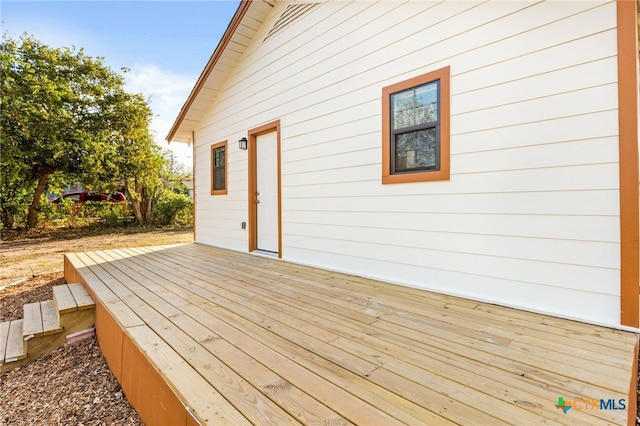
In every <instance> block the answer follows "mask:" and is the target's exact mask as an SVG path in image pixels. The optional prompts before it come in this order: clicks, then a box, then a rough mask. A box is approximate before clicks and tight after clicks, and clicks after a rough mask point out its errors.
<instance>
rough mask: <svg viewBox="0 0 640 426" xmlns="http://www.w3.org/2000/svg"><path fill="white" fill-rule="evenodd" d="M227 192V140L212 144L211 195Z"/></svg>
mask: <svg viewBox="0 0 640 426" xmlns="http://www.w3.org/2000/svg"><path fill="white" fill-rule="evenodd" d="M226 193H227V141H224V142H220V143H217V144H214V145H211V195H221V194H226Z"/></svg>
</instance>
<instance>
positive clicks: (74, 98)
mask: <svg viewBox="0 0 640 426" xmlns="http://www.w3.org/2000/svg"><path fill="white" fill-rule="evenodd" d="M0 73H1V76H0V77H1V81H0V129H1V132H2V133H1V134H0V142H1V147H0V168H1V169H0V173H1V175H2V178H1V184H2V186H1V187H0V203H1V204H2V220H3V225H4V226H5V227H10V226H11V225H12V223H13V216H15V214H16V212H17V211H19V209H21V208H24V207H25V206H26V205H28V225H29V226H30V227H35V226H36V224H37V209H38V206H39V205H40V202H41V200H42V199H43V194H44V191H45V189H46V187H47V184H48V182H49V181H50V178H51V177H52V176H53V175H61V176H64V178H66V179H68V180H69V181H71V180H74V181H78V182H83V183H85V184H89V185H94V187H95V186H109V185H119V184H121V183H118V181H120V182H122V181H124V183H125V184H126V186H127V189H128V190H129V191H130V196H131V197H132V199H133V200H134V209H136V203H139V205H138V207H139V209H138V210H140V215H138V211H136V217H137V218H138V220H139V221H144V220H146V216H145V214H144V213H142V211H144V210H148V209H149V208H150V207H151V204H152V203H153V199H154V196H153V194H154V192H156V191H157V190H156V186H157V184H158V181H159V177H158V174H159V168H160V167H161V165H162V159H161V156H160V153H159V152H158V151H159V148H158V147H157V146H156V145H155V144H154V143H153V139H152V137H151V135H150V134H149V128H148V125H149V121H150V117H151V110H150V108H149V106H148V105H147V103H146V102H145V100H144V98H142V96H141V95H132V94H129V93H127V92H126V91H125V90H124V78H123V77H122V76H121V75H119V74H117V73H116V72H114V71H112V70H111V69H110V68H109V67H107V66H106V65H105V64H104V63H103V60H102V58H92V57H90V56H87V55H86V54H85V53H84V51H83V49H76V48H51V47H48V46H46V45H44V44H42V43H41V42H39V41H37V40H35V39H34V38H33V37H31V36H27V35H23V36H22V37H21V38H20V39H18V40H14V39H11V38H8V37H6V36H5V37H3V39H2V43H1V44H0Z"/></svg>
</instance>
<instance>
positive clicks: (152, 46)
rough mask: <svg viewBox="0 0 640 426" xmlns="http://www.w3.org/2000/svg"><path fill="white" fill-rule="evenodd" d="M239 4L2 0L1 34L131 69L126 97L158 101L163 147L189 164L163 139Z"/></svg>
mask: <svg viewBox="0 0 640 426" xmlns="http://www.w3.org/2000/svg"><path fill="white" fill-rule="evenodd" d="M238 3H239V2H238V0H201V1H125V0H119V1H24V0H23V1H15V0H1V1H0V17H1V20H2V33H3V34H5V33H6V34H7V35H9V36H10V37H12V38H17V37H19V36H20V35H21V34H22V33H24V32H26V33H28V34H30V35H33V36H34V37H35V38H36V39H38V40H40V41H41V42H43V43H45V44H47V45H49V46H51V47H71V46H76V47H77V48H81V47H82V48H84V49H85V52H86V53H87V54H88V55H90V56H94V57H96V56H101V57H104V60H105V63H106V64H107V65H108V66H110V67H111V68H112V69H113V70H115V71H118V72H119V70H120V69H121V68H122V67H127V68H130V69H131V71H130V72H129V73H127V74H126V79H127V89H128V90H129V91H130V92H136V93H143V94H144V95H145V97H147V98H150V99H151V108H152V109H153V112H154V114H155V115H156V117H154V120H153V123H152V130H153V131H154V132H155V135H156V141H157V142H158V143H159V144H160V145H161V146H162V147H163V148H168V149H171V150H173V151H174V152H175V154H176V158H177V159H178V161H181V162H183V163H185V164H190V163H191V159H190V157H189V156H190V155H191V150H190V149H188V148H187V146H186V145H184V144H176V143H172V144H171V145H167V143H166V142H165V141H164V137H165V136H166V135H167V133H168V132H169V129H170V127H171V125H172V124H173V121H174V119H175V118H176V116H177V115H178V112H179V111H180V108H181V107H182V105H183V104H184V101H185V100H186V99H187V96H188V95H189V93H190V91H191V89H192V88H193V86H194V84H195V82H196V80H197V78H198V76H199V75H200V73H201V72H202V70H203V69H204V66H205V65H206V63H207V61H208V60H209V58H210V56H211V54H212V53H213V50H214V49H215V47H216V46H217V44H218V41H219V40H220V37H222V34H223V33H224V31H225V30H226V28H227V25H228V24H229V22H230V20H231V17H232V16H233V14H234V13H235V11H236V9H237V7H238Z"/></svg>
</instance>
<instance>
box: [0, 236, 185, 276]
mask: <svg viewBox="0 0 640 426" xmlns="http://www.w3.org/2000/svg"><path fill="white" fill-rule="evenodd" d="M191 241H193V231H192V230H191V229H176V230H166V229H164V230H158V229H150V230H142V231H141V230H140V229H138V228H118V229H93V230H92V229H71V230H69V229H62V230H61V229H57V230H36V231H33V232H30V233H28V234H23V233H16V232H7V231H4V232H2V242H1V243H0V288H2V287H5V286H7V285H10V284H13V283H16V282H18V281H20V280H24V279H28V278H31V277H33V276H37V275H40V274H45V273H49V272H57V271H62V267H63V254H64V253H73V252H81V251H91V250H107V249H111V248H127V247H142V246H159V245H164V244H175V243H187V242H191Z"/></svg>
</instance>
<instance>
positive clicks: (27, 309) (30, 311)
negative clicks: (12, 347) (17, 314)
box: [22, 302, 44, 338]
mask: <svg viewBox="0 0 640 426" xmlns="http://www.w3.org/2000/svg"><path fill="white" fill-rule="evenodd" d="M43 332H44V329H43V328H42V311H41V310H40V302H36V303H27V304H26V305H24V323H23V324H22V335H23V336H24V337H25V338H28V337H30V336H31V337H36V336H42V334H43Z"/></svg>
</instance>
